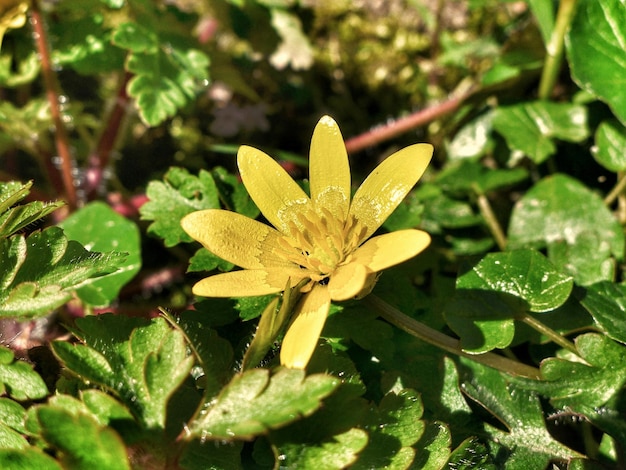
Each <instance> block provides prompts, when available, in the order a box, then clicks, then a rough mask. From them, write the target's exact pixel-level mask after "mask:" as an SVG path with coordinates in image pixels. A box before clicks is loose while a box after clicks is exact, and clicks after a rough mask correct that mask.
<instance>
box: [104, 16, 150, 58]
mask: <svg viewBox="0 0 626 470" xmlns="http://www.w3.org/2000/svg"><path fill="white" fill-rule="evenodd" d="M113 42H114V43H115V44H116V45H118V46H119V47H123V48H124V49H128V50H129V51H131V52H147V53H152V54H154V53H156V52H157V50H158V47H159V37H158V35H157V33H156V31H154V30H153V29H151V28H149V27H146V26H143V25H141V24H139V23H135V22H126V23H122V24H120V25H118V26H117V28H116V29H115V33H114V34H113Z"/></svg>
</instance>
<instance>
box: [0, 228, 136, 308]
mask: <svg viewBox="0 0 626 470" xmlns="http://www.w3.org/2000/svg"><path fill="white" fill-rule="evenodd" d="M9 243H10V245H9V246H5V248H7V249H6V251H3V252H1V253H0V266H8V267H10V268H12V269H10V271H9V272H10V276H8V277H4V278H2V277H0V284H1V287H3V288H2V290H0V315H3V316H28V317H34V316H37V315H43V314H46V313H48V312H50V311H52V310H53V309H55V308H57V307H59V306H60V305H62V304H64V303H65V302H67V301H68V300H69V298H70V297H71V295H72V292H73V291H75V290H76V289H78V288H79V287H82V286H85V285H88V284H89V283H90V282H93V280H94V279H95V278H96V277H98V276H101V275H103V274H107V273H110V272H113V271H115V270H116V269H117V267H118V266H120V265H121V264H122V262H123V260H124V258H125V256H126V255H125V254H123V253H117V252H109V253H98V252H88V251H86V250H85V249H84V248H83V246H82V245H81V244H80V243H78V242H75V241H71V240H70V241H68V240H67V238H66V237H65V235H64V233H63V230H62V229H60V228H59V227H49V228H47V229H45V230H43V231H42V232H37V233H34V234H32V235H31V236H30V237H28V238H26V239H24V238H23V237H22V236H15V237H13V238H11V240H10V242H9ZM4 244H5V245H6V243H4ZM24 249H25V252H24ZM12 263H17V264H18V265H17V266H12Z"/></svg>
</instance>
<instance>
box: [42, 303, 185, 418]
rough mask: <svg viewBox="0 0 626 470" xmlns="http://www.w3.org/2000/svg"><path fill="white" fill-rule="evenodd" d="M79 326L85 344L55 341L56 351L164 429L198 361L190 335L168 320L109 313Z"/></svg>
mask: <svg viewBox="0 0 626 470" xmlns="http://www.w3.org/2000/svg"><path fill="white" fill-rule="evenodd" d="M76 324H77V326H78V328H80V330H79V331H77V332H76V334H77V335H78V336H79V337H81V338H82V339H83V341H84V342H85V344H77V345H71V344H69V343H66V342H62V341H57V342H54V343H53V345H52V350H53V352H54V353H55V355H56V356H57V357H58V358H59V359H60V360H61V361H62V362H63V363H64V364H65V366H66V367H67V368H68V369H69V370H71V371H73V372H74V373H75V374H77V375H79V376H80V377H81V378H82V379H83V380H89V381H92V382H94V383H97V384H100V385H102V386H104V387H106V388H108V389H109V390H111V391H113V392H115V393H116V394H117V395H118V396H119V398H120V400H121V401H122V402H123V403H124V404H125V405H126V406H127V407H128V409H130V410H131V412H132V413H133V415H134V416H135V417H136V418H137V419H138V420H139V421H140V422H141V423H142V425H143V426H144V427H146V428H148V429H154V428H157V429H163V428H164V426H165V420H166V406H167V402H168V400H169V398H170V396H171V395H172V394H173V393H174V391H175V390H176V389H177V388H178V387H179V386H180V384H181V383H182V382H183V381H184V380H185V378H186V377H187V375H188V373H189V371H190V369H191V365H192V362H193V358H192V357H191V356H189V355H188V353H187V348H186V344H185V339H184V335H183V334H182V333H181V332H180V331H177V330H174V331H172V330H171V328H170V327H169V326H168V325H167V322H166V321H165V320H164V319H163V318H155V319H153V320H152V321H150V322H146V321H143V320H140V319H134V318H125V317H119V316H115V315H110V314H104V315H99V316H97V317H85V318H80V319H77V321H76ZM163 377H167V380H164V379H163Z"/></svg>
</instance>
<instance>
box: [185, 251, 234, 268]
mask: <svg viewBox="0 0 626 470" xmlns="http://www.w3.org/2000/svg"><path fill="white" fill-rule="evenodd" d="M234 267H235V265H234V264H233V263H229V262H228V261H224V260H223V259H222V258H220V257H218V256H216V255H214V254H213V253H211V252H210V251H209V250H207V249H205V248H200V249H199V250H198V251H196V253H195V254H194V255H193V256H192V257H191V258H190V259H189V267H188V268H187V272H188V273H195V272H199V271H213V270H214V269H219V270H220V271H230V270H231V269H233V268H234Z"/></svg>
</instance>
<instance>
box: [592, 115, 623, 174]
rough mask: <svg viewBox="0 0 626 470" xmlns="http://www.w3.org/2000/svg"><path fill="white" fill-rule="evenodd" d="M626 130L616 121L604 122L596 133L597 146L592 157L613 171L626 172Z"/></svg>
mask: <svg viewBox="0 0 626 470" xmlns="http://www.w3.org/2000/svg"><path fill="white" fill-rule="evenodd" d="M625 148H626V128H625V127H624V126H623V125H622V124H620V122H619V121H617V120H615V119H611V120H607V121H603V122H602V123H600V125H599V126H598V129H597V131H596V145H595V146H594V147H593V149H592V150H593V152H592V155H593V157H594V158H595V159H596V161H597V162H598V163H599V164H600V165H602V166H603V167H604V168H607V169H609V170H611V171H615V172H618V171H624V170H626V153H625V152H624V149H625Z"/></svg>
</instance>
